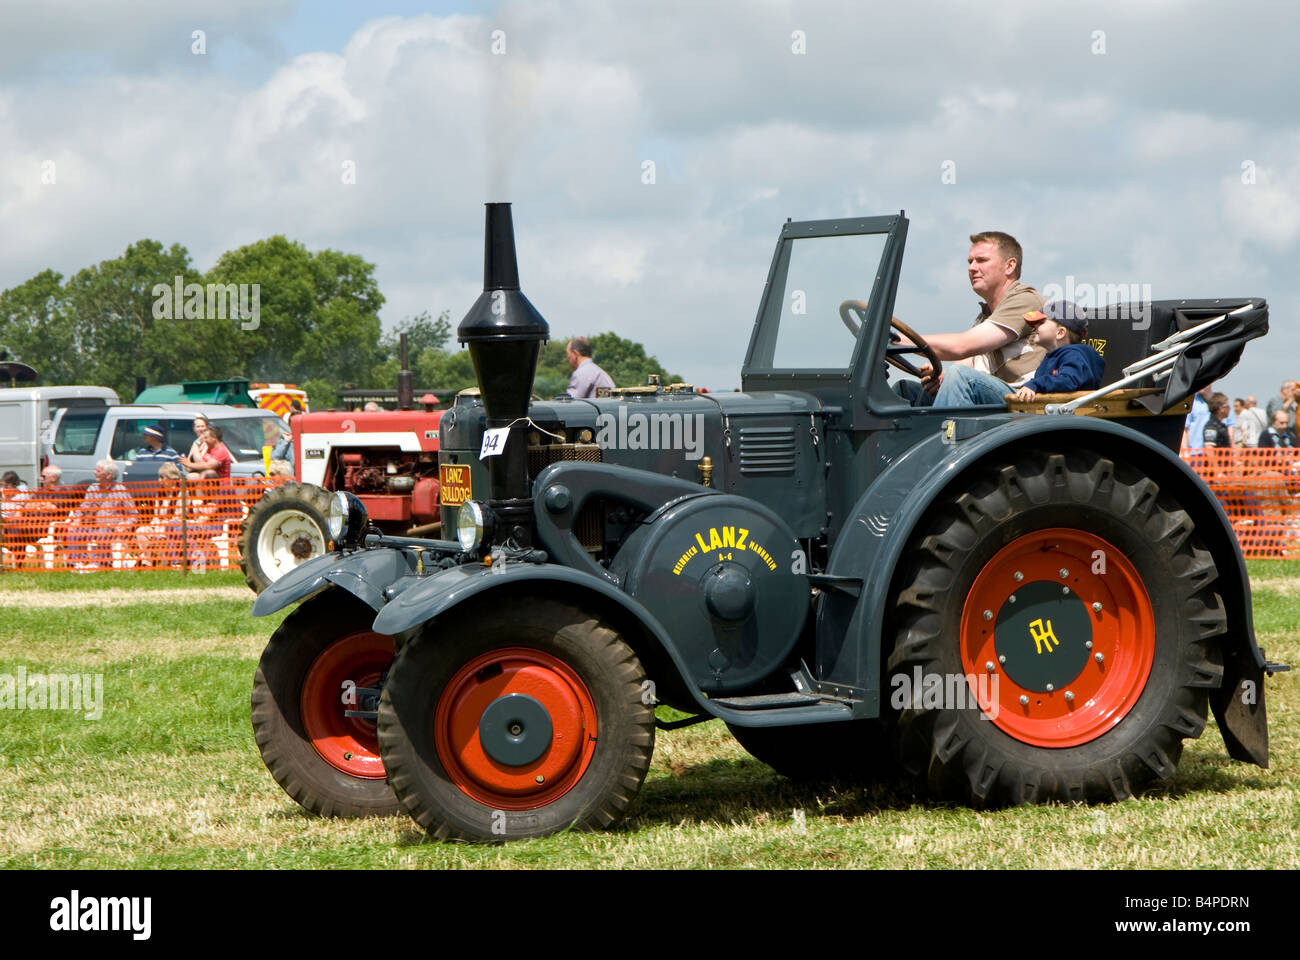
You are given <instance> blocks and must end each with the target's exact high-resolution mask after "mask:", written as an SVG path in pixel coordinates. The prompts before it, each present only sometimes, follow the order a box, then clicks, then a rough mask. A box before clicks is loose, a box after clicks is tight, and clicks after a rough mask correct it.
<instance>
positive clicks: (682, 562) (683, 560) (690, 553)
mask: <svg viewBox="0 0 1300 960" xmlns="http://www.w3.org/2000/svg"><path fill="white" fill-rule="evenodd" d="M699 538H700V535H699V534H698V533H697V534H696V535H695V539H697V540H698V539H699ZM699 552H700V551H699V550H697V549H695V548H694V547H691V549H689V550H687V551H686V552H685V553H683V554H682V555H681V556H680V557H678V558H677V563H676V564H675V565H674V566H673V576H675V577H680V576H681V575H682V571H683V570H685V569H686V565H687V564H688V563H690V562H691V557H694V556H697V555H698V554H699Z"/></svg>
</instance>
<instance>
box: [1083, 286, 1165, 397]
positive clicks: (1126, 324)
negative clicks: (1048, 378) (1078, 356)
mask: <svg viewBox="0 0 1300 960" xmlns="http://www.w3.org/2000/svg"><path fill="white" fill-rule="evenodd" d="M1173 332H1174V305H1173V303H1172V302H1171V301H1168V300H1165V301H1156V302H1154V303H1121V304H1111V305H1109V306H1105V307H1093V308H1090V309H1088V338H1087V341H1086V342H1087V343H1088V344H1089V345H1090V346H1092V348H1093V349H1094V350H1096V351H1097V352H1098V353H1099V354H1101V358H1102V360H1104V361H1105V362H1106V369H1105V371H1104V372H1103V373H1102V377H1101V382H1102V384H1103V385H1105V384H1108V383H1114V382H1115V381H1116V380H1119V379H1120V378H1121V377H1123V376H1124V368H1125V367H1127V366H1128V365H1129V364H1130V363H1136V362H1137V361H1138V360H1141V359H1143V358H1144V357H1147V356H1149V355H1150V353H1151V344H1153V343H1159V342H1160V341H1161V340H1163V339H1165V337H1167V336H1169V335H1170V334H1172V333H1173Z"/></svg>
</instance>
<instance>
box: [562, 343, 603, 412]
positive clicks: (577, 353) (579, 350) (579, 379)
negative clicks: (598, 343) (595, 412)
mask: <svg viewBox="0 0 1300 960" xmlns="http://www.w3.org/2000/svg"><path fill="white" fill-rule="evenodd" d="M564 354H565V356H566V357H567V358H568V360H569V366H570V367H572V368H573V374H572V375H571V376H570V377H569V389H568V394H569V396H571V397H577V398H579V399H582V398H585V397H594V396H595V395H596V390H597V389H599V388H601V387H608V388H609V389H610V390H612V389H614V380H613V378H612V377H610V375H609V374H608V373H606V372H605V371H604V370H602V369H600V367H598V366H596V361H595V360H593V359H591V341H589V340H588V339H587V338H586V337H574V338H573V339H572V340H570V341H569V345H568V346H567V347H565V349H564Z"/></svg>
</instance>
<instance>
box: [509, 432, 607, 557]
mask: <svg viewBox="0 0 1300 960" xmlns="http://www.w3.org/2000/svg"><path fill="white" fill-rule="evenodd" d="M601 459H602V458H601V455H600V445H599V444H595V443H548V444H533V445H532V446H530V447H529V448H528V475H529V476H530V477H536V476H537V475H538V474H539V473H541V472H542V471H543V470H545V469H546V468H547V467H549V466H550V465H551V464H553V463H560V462H562V461H566V460H582V461H586V462H587V463H600V462H601ZM573 534H574V536H576V537H577V538H578V542H579V543H581V544H582V547H583V549H584V550H593V551H594V550H600V549H601V548H603V547H604V545H605V511H604V505H603V504H602V503H601V502H600V501H593V502H589V503H588V504H587V505H586V506H584V507H583V508H582V512H581V513H579V514H578V516H577V517H576V518H575V519H574V523H573Z"/></svg>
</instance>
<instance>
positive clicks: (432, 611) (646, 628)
mask: <svg viewBox="0 0 1300 960" xmlns="http://www.w3.org/2000/svg"><path fill="white" fill-rule="evenodd" d="M537 585H541V586H542V587H543V588H544V593H546V594H548V595H553V594H554V593H555V592H556V590H557V588H559V587H560V586H566V587H569V588H572V589H573V590H574V591H575V592H587V593H590V594H594V595H595V596H596V597H599V599H600V600H602V601H604V602H605V603H606V604H616V605H617V606H618V607H619V608H621V611H622V613H623V614H625V616H626V617H627V618H630V619H633V620H635V621H636V623H637V624H639V626H640V628H641V629H642V631H643V636H644V638H645V640H646V642H649V643H652V644H653V645H654V646H655V647H656V648H657V650H656V651H655V652H656V653H662V655H663V657H662V658H660V663H661V664H663V668H664V669H671V670H673V671H675V672H676V677H675V678H673V679H674V681H675V683H676V686H677V689H680V690H684V691H685V692H686V694H687V695H688V696H689V697H690V698H691V700H692V702H693V703H694V704H695V707H696V709H698V710H699V712H700V713H703V714H708V715H710V716H714V717H720V718H721V719H723V720H725V721H727V722H728V723H738V724H740V725H742V726H750V725H764V724H765V722H773V723H775V722H777V720H779V721H780V722H781V723H784V724H796V723H808V722H824V721H826V720H827V719H848V716H849V711H848V708H847V707H846V708H844V710H843V714H844V715H843V717H834V718H832V717H830V716H829V714H830V713H832V712H833V711H832V710H830V709H828V708H826V707H824V706H822V707H800V708H789V709H785V710H782V711H780V716H779V718H778V717H776V716H775V713H776V711H767V713H768V714H772V716H770V717H765V716H759V714H762V713H763V711H754V710H738V709H735V708H731V707H726V706H723V705H722V704H720V703H716V702H713V701H710V700H709V699H708V698H706V697H705V696H704V695H703V694H702V693H700V691H699V690H698V689H697V688H696V687H695V685H694V684H693V683H692V682H691V681H690V679H689V678H690V673H689V671H688V669H687V666H686V662H685V661H684V660H683V658H682V657H681V655H680V653H679V652H678V650H677V647H676V644H675V643H674V642H673V638H672V637H670V636H669V635H668V633H667V631H665V630H664V628H663V625H662V624H660V623H659V622H658V621H657V620H656V619H655V618H654V616H653V615H652V614H651V613H650V612H649V611H648V610H646V608H645V607H643V606H642V605H641V604H639V603H637V601H636V600H634V599H633V598H632V597H629V596H628V595H627V594H626V593H624V592H623V591H621V590H619V589H618V588H617V587H614V586H612V585H611V584H610V583H608V582H607V581H606V580H605V579H604V578H603V577H597V576H593V575H592V574H589V573H586V572H584V571H581V570H574V569H572V568H570V567H563V566H559V565H557V564H550V563H548V564H536V563H507V564H505V565H504V566H499V565H494V566H492V567H483V566H480V565H478V564H466V565H465V566H460V567H453V568H451V569H450V570H444V571H442V572H440V573H435V574H434V575H433V576H430V577H427V578H425V579H424V580H423V581H422V582H420V583H419V584H417V585H415V586H413V587H410V588H408V589H406V590H404V591H403V592H402V593H401V594H399V595H398V596H397V597H395V598H394V599H393V600H392V601H390V602H389V603H388V604H387V605H386V606H385V607H384V608H383V609H382V610H381V611H380V612H379V616H377V617H376V618H375V624H374V629H375V632H377V633H384V634H400V633H403V632H405V631H407V630H410V629H412V628H413V627H417V626H419V625H420V624H422V623H426V622H428V621H430V620H433V619H434V618H436V617H440V616H443V615H445V614H447V613H448V612H450V611H451V610H453V609H455V608H456V607H457V606H459V605H461V604H463V603H465V602H466V601H468V600H470V599H472V598H475V597H483V596H485V595H486V594H488V593H490V592H493V591H495V592H498V593H513V592H527V591H528V589H529V588H530V587H533V586H537ZM642 659H643V660H644V659H645V657H643V658H642Z"/></svg>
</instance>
